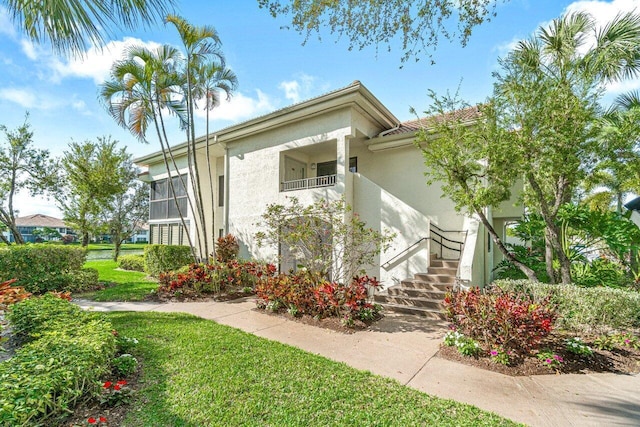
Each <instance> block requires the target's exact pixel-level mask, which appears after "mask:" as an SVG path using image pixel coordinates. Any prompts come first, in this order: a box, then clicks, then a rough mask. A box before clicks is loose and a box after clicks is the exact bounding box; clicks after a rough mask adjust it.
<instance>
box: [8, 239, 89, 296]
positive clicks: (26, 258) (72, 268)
mask: <svg viewBox="0 0 640 427" xmlns="http://www.w3.org/2000/svg"><path fill="white" fill-rule="evenodd" d="M86 256H87V255H86V251H85V250H84V249H82V248H78V247H70V246H62V245H46V244H35V245H16V246H10V247H7V248H4V249H0V280H9V279H13V278H15V279H18V282H17V283H18V285H20V286H24V288H25V289H26V290H27V291H29V292H33V293H37V294H42V293H45V292H47V291H72V292H75V291H77V290H81V289H86V288H87V287H89V286H92V285H95V284H96V282H97V275H96V274H95V273H94V272H91V271H85V270H82V266H83V264H84V262H85V259H86Z"/></svg>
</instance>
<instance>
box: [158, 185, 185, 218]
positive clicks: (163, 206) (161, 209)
mask: <svg viewBox="0 0 640 427" xmlns="http://www.w3.org/2000/svg"><path fill="white" fill-rule="evenodd" d="M181 178H182V179H181ZM171 179H172V181H173V189H174V191H175V194H176V199H177V205H176V201H174V199H173V195H172V194H171V185H170V183H169V179H168V178H167V179H161V180H158V181H153V182H152V183H151V203H150V205H149V219H168V218H179V217H180V213H179V212H178V206H179V207H180V212H182V215H183V216H185V215H186V214H187V190H186V188H185V186H184V185H183V180H184V181H185V183H186V180H187V175H181V176H179V177H178V176H174V177H173V178H171Z"/></svg>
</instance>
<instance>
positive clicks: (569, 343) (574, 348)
mask: <svg viewBox="0 0 640 427" xmlns="http://www.w3.org/2000/svg"><path fill="white" fill-rule="evenodd" d="M564 344H565V348H566V349H567V351H568V352H569V353H573V354H577V355H579V356H592V355H593V350H591V347H589V346H588V345H586V344H585V343H584V342H583V341H582V339H581V338H580V337H573V338H567V339H566V340H565V341H564Z"/></svg>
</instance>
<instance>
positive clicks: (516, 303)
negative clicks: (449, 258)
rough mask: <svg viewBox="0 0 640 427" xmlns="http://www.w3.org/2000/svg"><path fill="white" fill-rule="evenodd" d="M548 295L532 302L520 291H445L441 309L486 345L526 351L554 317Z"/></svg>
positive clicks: (545, 332) (533, 346) (546, 331)
mask: <svg viewBox="0 0 640 427" xmlns="http://www.w3.org/2000/svg"><path fill="white" fill-rule="evenodd" d="M549 300H550V297H547V298H546V299H544V300H543V301H541V302H535V301H533V299H532V298H531V297H529V296H528V295H525V294H521V293H513V292H506V291H503V290H501V289H499V288H492V289H490V290H488V291H486V292H483V291H481V290H480V289H479V288H472V289H470V290H468V291H460V292H455V293H451V292H450V293H447V295H446V296H445V299H444V312H445V315H446V316H447V319H448V320H449V321H450V322H452V323H453V324H454V326H455V328H456V329H457V330H458V331H460V332H462V333H463V334H465V335H467V336H469V337H472V338H474V339H476V340H478V341H480V342H483V343H484V345H485V346H486V348H494V347H500V348H503V349H505V350H512V351H515V352H516V353H519V354H528V353H530V352H531V351H532V350H534V349H536V348H537V347H538V346H539V344H540V343H541V341H542V340H543V339H544V338H545V337H546V336H548V335H549V333H551V331H552V329H553V325H554V323H555V321H556V319H557V314H556V312H555V309H554V307H553V306H552V305H551V303H550V302H549Z"/></svg>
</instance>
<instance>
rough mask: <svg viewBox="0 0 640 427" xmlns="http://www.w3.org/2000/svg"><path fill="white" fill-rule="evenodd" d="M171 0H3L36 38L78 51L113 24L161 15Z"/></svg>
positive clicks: (126, 25)
mask: <svg viewBox="0 0 640 427" xmlns="http://www.w3.org/2000/svg"><path fill="white" fill-rule="evenodd" d="M174 3H175V1H174V0H116V1H104V0H84V1H80V0H65V1H46V2H39V3H34V2H32V1H26V0H4V1H2V4H3V5H4V7H6V8H7V11H8V12H9V16H11V18H12V19H13V21H14V22H15V23H17V24H18V26H19V27H20V28H21V29H22V31H23V32H24V33H25V34H26V35H27V36H28V37H29V38H31V40H33V41H35V42H50V43H51V45H52V46H53V47H54V49H56V50H58V51H61V52H73V53H80V52H82V51H84V50H86V48H87V47H88V46H89V45H94V44H103V43H104V41H105V37H107V36H109V35H111V34H113V30H114V29H115V28H120V29H136V28H138V27H139V26H140V25H141V24H149V23H151V22H153V21H155V20H156V19H158V18H161V17H163V16H164V15H165V14H166V13H167V12H168V10H169V9H170V8H171V6H173V4H174Z"/></svg>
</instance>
